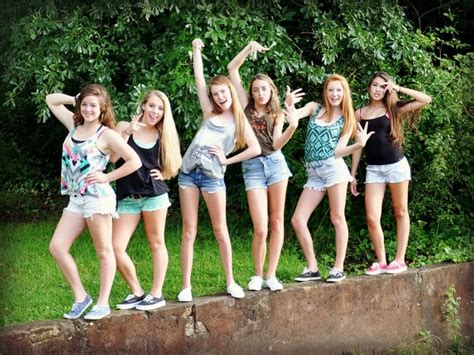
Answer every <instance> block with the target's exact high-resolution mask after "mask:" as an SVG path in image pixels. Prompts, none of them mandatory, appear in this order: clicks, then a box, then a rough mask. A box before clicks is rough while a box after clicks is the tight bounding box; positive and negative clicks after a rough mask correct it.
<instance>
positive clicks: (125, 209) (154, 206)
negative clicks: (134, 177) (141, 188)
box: [117, 193, 171, 214]
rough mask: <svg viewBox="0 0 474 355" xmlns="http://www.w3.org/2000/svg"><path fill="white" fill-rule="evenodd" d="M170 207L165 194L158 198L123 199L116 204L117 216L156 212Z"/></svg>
mask: <svg viewBox="0 0 474 355" xmlns="http://www.w3.org/2000/svg"><path fill="white" fill-rule="evenodd" d="M169 206H171V202H170V199H169V197H168V194H167V193H164V194H163V195H160V196H152V197H145V196H144V197H141V198H133V197H125V198H124V199H123V200H120V201H119V202H118V206H117V213H118V214H139V213H142V212H152V211H158V210H161V209H163V208H168V207H169Z"/></svg>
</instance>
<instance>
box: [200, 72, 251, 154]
mask: <svg viewBox="0 0 474 355" xmlns="http://www.w3.org/2000/svg"><path fill="white" fill-rule="evenodd" d="M212 85H226V86H227V87H228V88H229V91H230V95H231V97H232V106H231V111H232V114H233V116H234V120H235V149H236V150H238V149H240V148H243V147H245V145H246V142H245V120H246V118H245V114H244V111H242V106H240V101H239V97H238V95H237V90H235V87H234V85H232V82H231V81H230V80H229V79H228V78H227V77H225V76H224V75H217V76H215V77H213V78H212V79H211V80H210V81H209V91H208V95H209V99H210V100H211V102H212V107H213V108H212V113H214V114H216V115H219V114H221V113H222V112H223V111H222V109H221V108H220V107H219V105H217V103H216V102H215V101H214V97H213V96H212V93H211V86H212Z"/></svg>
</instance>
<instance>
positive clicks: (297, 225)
mask: <svg viewBox="0 0 474 355" xmlns="http://www.w3.org/2000/svg"><path fill="white" fill-rule="evenodd" d="M291 226H292V227H293V229H294V230H295V232H296V233H298V232H299V231H300V230H301V229H303V228H304V227H305V226H306V222H305V221H303V220H302V219H301V218H299V217H298V216H296V215H293V217H291Z"/></svg>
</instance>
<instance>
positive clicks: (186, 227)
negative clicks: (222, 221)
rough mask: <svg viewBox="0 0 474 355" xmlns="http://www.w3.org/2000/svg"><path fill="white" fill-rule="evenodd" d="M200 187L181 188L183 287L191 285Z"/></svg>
mask: <svg viewBox="0 0 474 355" xmlns="http://www.w3.org/2000/svg"><path fill="white" fill-rule="evenodd" d="M199 195H200V192H199V189H198V188H196V187H188V186H187V187H186V188H182V187H180V188H179V200H180V203H181V213H182V218H183V230H182V238H181V271H182V273H183V289H184V288H190V287H191V270H192V267H193V248H194V240H195V239H196V234H197V223H198V209H199Z"/></svg>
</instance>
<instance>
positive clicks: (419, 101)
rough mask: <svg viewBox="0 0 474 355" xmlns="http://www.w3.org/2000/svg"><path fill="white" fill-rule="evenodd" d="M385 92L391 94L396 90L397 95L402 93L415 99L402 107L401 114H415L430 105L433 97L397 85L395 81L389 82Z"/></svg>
mask: <svg viewBox="0 0 474 355" xmlns="http://www.w3.org/2000/svg"><path fill="white" fill-rule="evenodd" d="M385 90H388V91H389V92H390V91H392V90H395V91H396V92H397V93H402V94H405V95H407V96H410V97H412V98H414V99H415V101H413V102H410V103H408V104H406V105H404V106H402V107H400V113H406V112H413V111H416V110H419V109H420V108H422V107H423V106H426V105H428V104H429V103H430V102H431V96H429V95H426V94H425V93H422V92H421V91H417V90H413V89H409V88H406V87H403V86H400V85H397V84H395V83H394V82H393V81H389V82H387V87H386V88H385Z"/></svg>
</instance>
